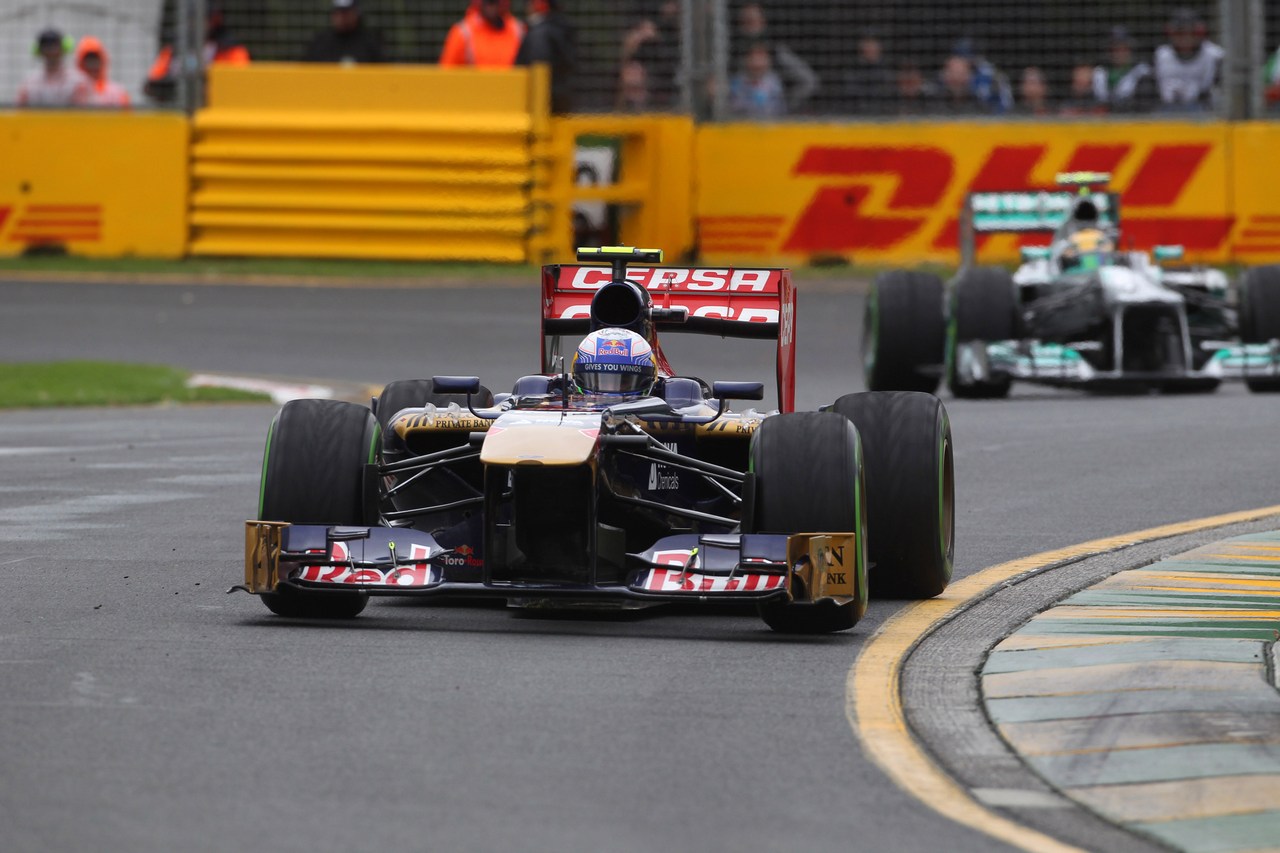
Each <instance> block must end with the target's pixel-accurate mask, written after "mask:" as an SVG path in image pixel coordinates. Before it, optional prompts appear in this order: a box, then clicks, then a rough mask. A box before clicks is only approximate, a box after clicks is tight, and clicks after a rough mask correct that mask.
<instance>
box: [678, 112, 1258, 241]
mask: <svg viewBox="0 0 1280 853" xmlns="http://www.w3.org/2000/svg"><path fill="white" fill-rule="evenodd" d="M1233 140H1234V144H1233ZM1277 143H1280V129H1274V128H1272V127H1270V126H1265V125H1238V126H1237V125H1231V124H1227V123H1222V122H1204V123H1197V122H1172V121H1169V122H1165V121H1152V122H1060V123H1046V122H1004V123H997V122H954V123H919V124H884V125H812V124H804V125H801V124H793V125H760V124H753V125H745V124H733V125H722V126H708V127H702V128H700V129H699V131H698V134H697V144H696V151H697V155H696V170H697V175H698V193H697V225H698V239H699V246H700V249H701V253H702V257H703V259H704V260H707V261H711V262H722V263H723V262H742V261H744V260H746V261H750V262H753V263H758V262H769V261H778V262H786V263H807V262H813V261H823V260H845V261H852V262H857V263H869V264H914V263H919V262H921V261H926V260H931V261H939V262H945V263H954V262H955V261H957V260H958V258H959V254H958V251H957V231H958V225H957V214H958V212H959V210H960V208H961V203H962V201H963V199H964V196H965V193H967V192H971V191H975V190H1001V189H1026V188H1029V187H1045V188H1051V187H1053V185H1054V176H1055V175H1056V174H1057V173H1058V172H1062V171H1079V170H1088V171H1102V172H1110V173H1111V174H1112V175H1113V176H1114V179H1113V187H1114V188H1115V189H1116V190H1118V191H1119V192H1120V193H1121V199H1122V201H1121V204H1122V212H1123V220H1124V235H1123V236H1124V239H1125V241H1126V243H1128V244H1132V245H1134V246H1136V247H1140V248H1141V247H1149V246H1152V245H1154V244H1157V243H1178V244H1182V245H1184V246H1185V247H1186V250H1187V257H1188V259H1190V260H1193V261H1210V262H1211V261H1224V260H1228V259H1232V258H1239V259H1241V260H1246V261H1250V262H1253V261H1255V260H1264V259H1265V260H1272V259H1278V258H1280V210H1277V202H1275V199H1277V198H1280V195H1278V194H1277V192H1276V190H1277V189H1280V187H1276V186H1273V185H1274V184H1276V183H1277V180H1276V179H1275V178H1273V177H1272V176H1273V174H1274V170H1273V169H1272V166H1271V162H1272V160H1273V159H1274V154H1273V153H1270V152H1274V151H1275V150H1276V148H1277ZM1027 239H1028V240H1030V241H1033V242H1034V241H1040V242H1043V240H1044V237H1043V235H1036V236H1034V237H1028V238H1027ZM1018 244H1019V241H1018V239H1017V238H1015V237H1014V236H1011V235H1000V236H993V237H990V238H989V239H986V240H984V241H983V242H982V243H981V244H980V246H979V260H980V261H1012V260H1015V259H1016V258H1017V256H1018Z"/></svg>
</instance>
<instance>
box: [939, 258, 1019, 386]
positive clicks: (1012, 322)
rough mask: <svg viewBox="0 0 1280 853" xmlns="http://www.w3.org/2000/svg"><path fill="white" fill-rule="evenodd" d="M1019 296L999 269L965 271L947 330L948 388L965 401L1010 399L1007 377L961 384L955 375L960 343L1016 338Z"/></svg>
mask: <svg viewBox="0 0 1280 853" xmlns="http://www.w3.org/2000/svg"><path fill="white" fill-rule="evenodd" d="M1017 315H1018V296H1017V292H1016V290H1015V285H1014V283H1013V277H1012V276H1011V275H1009V273H1008V271H1007V270H1003V269H999V268H998V267H975V268H974V269H969V270H965V272H964V273H962V274H961V276H960V278H959V279H958V280H957V281H956V284H955V290H954V292H953V293H952V295H951V324H950V325H949V326H948V328H947V371H946V372H947V388H948V389H949V390H950V391H951V393H952V395H954V396H956V397H958V398H960V399H962V400H990V399H998V398H1000V397H1007V396H1009V387H1010V385H1012V384H1013V382H1012V380H1011V379H1009V378H1008V377H1004V378H1001V379H987V380H983V381H981V382H972V383H968V384H961V383H960V382H959V381H957V376H956V348H957V346H958V345H959V344H964V343H970V342H973V341H981V342H983V343H990V342H992V341H1007V340H1010V339H1012V338H1015V337H1016V336H1017V331H1016V330H1017V328H1018V316H1017Z"/></svg>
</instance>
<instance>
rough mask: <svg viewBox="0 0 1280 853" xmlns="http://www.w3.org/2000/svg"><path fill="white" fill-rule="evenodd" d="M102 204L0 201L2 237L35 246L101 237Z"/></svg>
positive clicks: (98, 238) (84, 241) (80, 241)
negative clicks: (8, 202) (3, 203)
mask: <svg viewBox="0 0 1280 853" xmlns="http://www.w3.org/2000/svg"><path fill="white" fill-rule="evenodd" d="M102 218H103V217H102V205H101V204H26V205H22V204H19V205H10V206H4V205H0V239H3V240H6V241H7V242H10V243H27V244H29V245H33V246H41V245H55V244H65V243H97V242H100V241H101V240H102Z"/></svg>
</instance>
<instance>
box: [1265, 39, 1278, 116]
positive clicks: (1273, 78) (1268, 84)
mask: <svg viewBox="0 0 1280 853" xmlns="http://www.w3.org/2000/svg"><path fill="white" fill-rule="evenodd" d="M1262 85H1263V87H1264V92H1265V93H1266V100H1267V109H1269V110H1275V108H1276V104H1277V103H1280V48H1277V49H1276V51H1275V53H1272V54H1271V58H1270V59H1268V60H1267V63H1266V65H1265V66H1263V69H1262Z"/></svg>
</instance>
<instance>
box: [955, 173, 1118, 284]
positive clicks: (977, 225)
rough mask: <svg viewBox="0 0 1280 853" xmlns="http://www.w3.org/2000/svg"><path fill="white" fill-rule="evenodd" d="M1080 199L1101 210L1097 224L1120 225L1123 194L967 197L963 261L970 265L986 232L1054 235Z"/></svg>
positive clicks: (1056, 192)
mask: <svg viewBox="0 0 1280 853" xmlns="http://www.w3.org/2000/svg"><path fill="white" fill-rule="evenodd" d="M1081 202H1090V203H1092V204H1093V206H1094V209H1096V210H1097V212H1098V224H1099V225H1101V226H1102V227H1104V228H1108V229H1118V228H1119V227H1120V194H1119V193H1111V192H1101V191H1097V190H1092V189H1088V188H1082V189H1080V190H993V191H985V192H971V193H969V194H967V195H966V196H965V199H964V209H963V210H962V211H961V214H960V261H961V264H962V265H963V266H971V265H972V264H973V263H974V259H975V257H976V255H977V247H978V238H979V237H981V236H983V235H986V234H1053V233H1054V232H1055V231H1057V230H1058V228H1059V227H1060V226H1061V225H1062V224H1063V223H1064V222H1066V221H1067V219H1068V218H1070V217H1071V215H1072V213H1073V211H1074V210H1075V209H1076V206H1077V205H1079V204H1080V203H1081Z"/></svg>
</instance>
